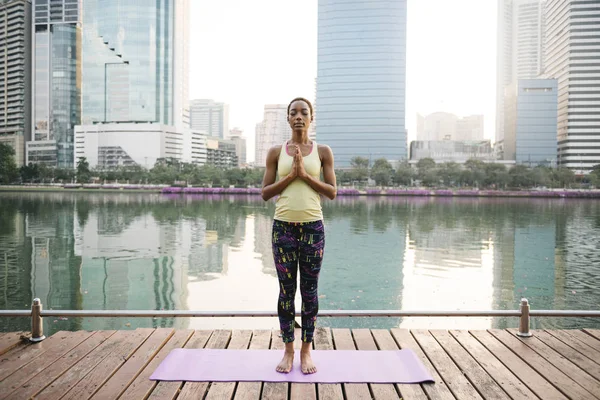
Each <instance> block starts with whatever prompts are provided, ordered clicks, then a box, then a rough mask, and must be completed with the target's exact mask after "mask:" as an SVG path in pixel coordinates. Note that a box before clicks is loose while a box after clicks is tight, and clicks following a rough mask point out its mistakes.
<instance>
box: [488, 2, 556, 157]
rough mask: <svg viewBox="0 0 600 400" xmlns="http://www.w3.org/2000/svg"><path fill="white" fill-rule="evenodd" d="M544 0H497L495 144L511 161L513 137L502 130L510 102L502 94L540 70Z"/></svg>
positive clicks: (502, 155)
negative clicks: (507, 102) (520, 80)
mask: <svg viewBox="0 0 600 400" xmlns="http://www.w3.org/2000/svg"><path fill="white" fill-rule="evenodd" d="M544 7H545V0H498V35H497V50H496V51H497V68H496V146H497V148H498V149H499V155H500V158H502V159H504V160H514V157H515V144H514V143H515V138H514V135H511V134H510V131H506V129H505V125H506V124H507V123H508V121H507V118H510V116H509V115H507V114H510V110H509V108H510V107H511V105H507V104H506V97H507V96H510V95H511V91H512V90H514V88H515V87H516V85H517V82H518V80H519V79H532V78H536V77H538V76H539V75H540V74H541V73H542V72H543V71H544V64H545V61H544V58H545V56H544V48H545V39H544V38H545V34H544V32H545V24H546V19H545V16H544Z"/></svg>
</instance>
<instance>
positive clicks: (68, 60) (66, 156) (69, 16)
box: [26, 0, 82, 168]
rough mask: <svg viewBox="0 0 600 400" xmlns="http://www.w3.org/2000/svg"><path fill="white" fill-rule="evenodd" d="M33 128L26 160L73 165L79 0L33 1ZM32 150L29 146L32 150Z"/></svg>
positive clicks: (78, 106)
mask: <svg viewBox="0 0 600 400" xmlns="http://www.w3.org/2000/svg"><path fill="white" fill-rule="evenodd" d="M33 11H34V18H33V35H32V46H33V61H32V63H33V75H32V80H33V82H32V86H33V87H32V98H33V134H32V137H31V140H32V141H35V142H36V143H28V144H27V146H26V147H27V151H26V162H27V163H30V162H33V163H38V162H40V163H41V162H43V163H46V164H48V165H50V166H56V167H60V168H72V167H73V149H74V147H73V135H74V131H73V129H74V127H75V125H78V124H79V123H80V122H81V83H82V72H81V57H82V51H81V50H82V39H81V9H80V2H79V1H78V0H53V1H51V2H48V1H42V0H34V2H33ZM30 150H31V151H30Z"/></svg>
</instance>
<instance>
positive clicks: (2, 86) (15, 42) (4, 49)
mask: <svg viewBox="0 0 600 400" xmlns="http://www.w3.org/2000/svg"><path fill="white" fill-rule="evenodd" d="M30 136H31V1H29V0H0V143H8V144H9V145H10V146H12V147H13V148H14V149H15V155H16V157H15V161H16V162H17V165H19V166H20V165H23V164H24V163H25V142H26V141H27V140H29V138H30Z"/></svg>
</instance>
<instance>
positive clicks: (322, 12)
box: [316, 0, 407, 168]
mask: <svg viewBox="0 0 600 400" xmlns="http://www.w3.org/2000/svg"><path fill="white" fill-rule="evenodd" d="M406 18H407V1H406V0H396V1H388V2H376V1H363V2H357V1H355V0H319V18H318V19H319V21H318V55H317V62H318V65H317V96H316V103H317V104H318V109H319V111H318V116H317V118H318V124H317V139H318V141H319V143H322V144H327V145H329V146H331V147H332V148H333V149H334V151H335V157H336V160H335V161H336V166H338V167H342V168H343V167H348V166H350V161H351V159H352V158H353V157H355V156H362V157H366V158H371V159H377V158H386V159H388V160H389V161H392V162H393V161H396V160H403V159H404V160H405V159H406V157H407V143H406V129H405V107H406V101H405V98H406V82H405V81H406Z"/></svg>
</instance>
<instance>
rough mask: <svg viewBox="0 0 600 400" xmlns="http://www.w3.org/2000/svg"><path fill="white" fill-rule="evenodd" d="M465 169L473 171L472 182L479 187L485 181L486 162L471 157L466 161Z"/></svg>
mask: <svg viewBox="0 0 600 400" xmlns="http://www.w3.org/2000/svg"><path fill="white" fill-rule="evenodd" d="M465 169H467V170H469V171H471V184H472V185H473V186H476V187H479V186H481V185H482V184H484V181H485V163H484V162H483V161H481V160H477V159H474V158H470V159H468V160H467V162H465Z"/></svg>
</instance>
